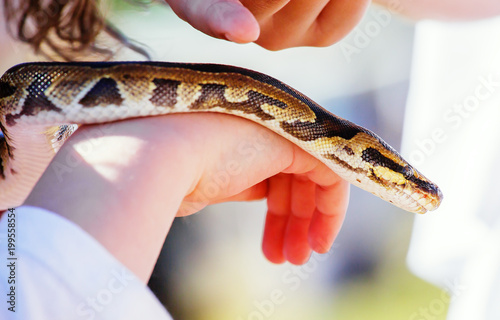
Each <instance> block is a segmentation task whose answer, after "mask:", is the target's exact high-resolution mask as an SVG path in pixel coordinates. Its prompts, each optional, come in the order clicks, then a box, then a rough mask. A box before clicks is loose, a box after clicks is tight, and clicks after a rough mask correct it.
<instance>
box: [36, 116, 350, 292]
mask: <svg viewBox="0 0 500 320" xmlns="http://www.w3.org/2000/svg"><path fill="white" fill-rule="evenodd" d="M109 126H110V127H108V129H107V130H106V132H107V133H106V134H105V135H103V136H101V137H98V138H96V139H93V140H92V144H88V141H89V140H88V138H87V135H88V134H87V133H86V132H90V135H95V133H92V132H91V130H95V129H94V128H93V127H96V128H97V129H98V128H99V126H88V127H83V128H81V129H80V130H78V131H77V132H76V133H75V134H74V135H73V136H72V137H71V138H70V139H69V141H67V143H66V144H65V145H64V147H63V150H61V152H60V153H58V154H57V155H56V158H55V159H54V161H53V162H52V165H51V167H49V168H48V170H47V171H46V172H45V174H44V175H43V176H42V178H41V180H40V181H39V183H38V184H37V185H36V187H35V189H34V190H33V192H32V193H31V195H30V196H29V198H28V200H27V201H26V204H28V205H34V206H38V207H42V208H46V209H49V210H52V211H54V212H57V213H59V214H60V215H62V216H64V217H66V218H67V219H69V220H71V221H73V222H75V223H76V224H77V225H79V226H81V227H82V228H83V229H84V230H86V231H87V232H88V233H90V234H91V235H92V236H93V237H94V238H95V239H97V240H98V241H99V242H100V243H101V244H103V245H104V247H106V248H107V249H108V250H109V251H110V252H111V253H112V254H113V255H114V256H115V257H116V258H118V259H119V260H120V261H121V262H122V263H123V264H124V265H126V266H127V267H128V268H130V269H131V270H132V271H133V272H134V273H135V274H136V275H138V276H139V277H140V278H141V279H142V280H143V281H145V282H146V281H147V279H148V278H149V276H150V274H151V271H152V269H153V267H154V264H155V261H156V259H157V257H158V254H159V251H160V249H161V246H162V244H163V241H164V239H165V237H166V235H167V233H168V230H169V227H170V225H171V223H172V220H173V219H174V218H175V217H176V216H185V215H189V214H193V213H195V212H197V211H199V210H200V209H202V208H203V207H205V206H206V205H208V204H212V203H218V202H225V201H250V200H255V199H262V198H266V197H267V202H268V207H269V209H268V213H267V218H266V225H265V231H264V240H263V245H262V246H263V251H264V254H265V255H266V257H267V258H268V259H269V260H270V261H272V262H275V263H281V262H283V261H285V260H288V261H290V262H292V263H294V264H302V263H304V262H305V261H307V260H308V258H309V255H310V254H311V252H312V251H317V252H320V253H324V252H327V251H328V249H329V248H330V247H331V245H332V243H333V240H334V239H335V237H336V235H337V233H338V231H339V229H340V227H341V225H342V221H343V220H344V216H345V211H346V208H347V202H348V193H349V191H348V190H349V186H348V183H346V182H345V181H343V180H341V179H340V178H339V177H338V176H337V175H335V174H334V173H333V172H332V171H331V170H330V169H328V168H327V167H326V166H325V165H324V164H322V163H321V162H319V161H318V160H317V159H315V158H314V157H312V156H310V155H309V154H306V153H305V152H304V151H302V150H301V149H299V148H298V147H296V146H295V145H294V144H292V143H290V142H288V141H287V140H285V139H284V138H282V137H280V136H278V135H276V134H274V133H272V132H270V131H268V130H267V129H265V128H263V127H261V126H259V125H256V124H254V123H252V122H250V121H247V120H243V119H239V118H237V117H232V116H226V115H214V114H189V115H170V116H162V117H154V118H146V119H135V120H129V121H123V122H119V123H113V124H110V125H109ZM109 130H111V131H109ZM228 132H231V134H230V135H228V134H227V133H228ZM249 137H262V138H259V139H257V140H255V139H253V138H251V139H250V138H249ZM86 143H87V145H85V144H86ZM88 146H91V147H88ZM252 148H255V151H257V152H252ZM75 149H76V150H87V152H81V153H78V152H76V151H75ZM88 150H90V151H88ZM238 150H241V152H238ZM68 152H69V153H71V154H72V155H73V157H74V158H71V159H79V160H80V161H81V162H80V164H79V165H77V166H76V167H74V168H73V169H72V170H71V172H68V173H65V174H64V175H62V178H63V179H61V178H60V176H61V175H60V174H59V176H58V175H57V174H56V170H54V168H56V167H57V165H56V163H59V164H66V163H68ZM72 161H73V160H72ZM73 162H74V161H73ZM54 166H55V167H54ZM221 176H222V177H224V176H225V177H229V179H226V180H224V182H221ZM138 257H140V258H138Z"/></svg>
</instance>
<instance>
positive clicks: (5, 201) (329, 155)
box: [0, 62, 442, 213]
mask: <svg viewBox="0 0 500 320" xmlns="http://www.w3.org/2000/svg"><path fill="white" fill-rule="evenodd" d="M189 112H218V113H225V114H230V115H234V116H238V117H243V118H245V119H249V120H251V121H254V122H256V123H257V124H259V125H262V126H264V127H266V128H268V129H270V130H272V131H273V132H275V133H277V134H279V135H281V136H283V137H284V138H286V139H288V140H290V141H291V142H292V143H294V144H296V145H297V146H299V147H300V148H302V149H303V150H305V151H306V152H308V153H309V154H311V155H312V156H314V157H316V158H317V159H319V160H320V161H322V162H323V163H325V164H326V165H327V166H328V167H329V168H330V169H332V170H333V171H334V172H335V173H337V174H338V175H339V176H340V177H341V178H343V179H345V180H347V181H349V182H350V183H352V184H353V185H355V186H358V187H360V188H362V189H364V190H367V191H369V192H371V193H373V194H374V195H376V196H378V197H380V198H382V199H384V200H386V201H389V202H390V203H392V204H394V205H396V206H398V207H400V208H402V209H404V210H407V211H410V212H415V213H425V212H427V211H428V210H434V209H436V208H437V207H438V206H439V205H440V203H441V200H442V193H441V191H440V189H439V188H438V186H436V185H435V184H434V183H432V182H431V181H430V180H428V179H427V178H425V177H424V176H423V175H422V174H421V173H419V172H418V171H417V170H416V169H415V168H413V167H412V166H411V165H410V164H409V163H408V162H407V161H405V160H404V159H403V158H402V157H401V156H400V155H399V154H398V153H397V152H396V150H394V149H393V148H392V147H390V146H389V145H388V144H387V143H386V142H384V141H383V140H382V139H381V138H380V137H378V136H377V135H376V134H375V133H373V132H371V131H369V130H368V129H366V128H363V127H361V126H358V125H356V124H354V123H352V122H349V121H348V120H345V119H342V118H340V117H338V116H336V115H334V114H332V113H330V112H328V111H326V110H325V109H323V108H322V107H320V106H319V105H318V104H317V103H315V102H314V101H312V100H311V99H309V98H308V97H306V96H305V95H303V94H302V93H300V92H298V91H296V90H294V89H293V88H291V87H289V86H288V85H286V84H284V83H282V82H280V81H278V80H276V79H274V78H272V77H270V76H268V75H265V74H262V73H259V72H255V71H251V70H247V69H243V68H239V67H233V66H226V65H216V64H188V63H169V62H69V63H68V62H67V63H61V62H34V63H25V64H20V65H17V66H14V67H12V68H11V69H9V70H8V71H7V72H5V74H4V75H3V76H2V77H1V78H0V129H1V131H2V132H3V137H1V138H0V139H1V140H0V210H4V209H7V208H11V207H15V206H19V205H21V204H22V203H23V202H24V200H25V199H26V197H27V195H28V194H29V193H30V191H31V189H32V188H33V186H34V185H35V183H36V182H37V181H38V179H39V178H40V176H41V175H42V173H43V172H44V170H45V169H46V168H47V166H48V165H49V163H50V161H51V159H52V158H53V157H54V155H55V153H56V152H57V151H58V149H59V148H60V147H61V145H62V143H63V142H64V140H66V139H67V138H68V137H69V136H70V135H71V134H72V133H73V132H74V131H75V130H76V129H77V128H78V126H79V125H82V124H95V123H105V122H112V121H117V120H122V119H127V118H135V117H144V116H155V115H164V114H170V113H189Z"/></svg>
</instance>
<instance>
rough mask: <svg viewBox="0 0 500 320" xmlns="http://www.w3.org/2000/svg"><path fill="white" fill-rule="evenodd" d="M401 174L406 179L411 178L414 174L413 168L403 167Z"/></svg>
mask: <svg viewBox="0 0 500 320" xmlns="http://www.w3.org/2000/svg"><path fill="white" fill-rule="evenodd" d="M401 174H403V176H404V177H405V178H406V179H410V178H411V177H413V174H414V172H413V168H412V167H410V166H407V167H403V170H402V172H401Z"/></svg>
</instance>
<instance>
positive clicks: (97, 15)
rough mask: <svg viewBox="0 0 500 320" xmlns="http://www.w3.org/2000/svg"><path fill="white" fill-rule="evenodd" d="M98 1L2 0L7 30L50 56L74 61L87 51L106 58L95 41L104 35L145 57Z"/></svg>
mask: <svg viewBox="0 0 500 320" xmlns="http://www.w3.org/2000/svg"><path fill="white" fill-rule="evenodd" d="M98 1H99V0H4V2H3V4H4V14H5V18H6V21H7V24H8V30H9V33H11V35H12V36H14V37H15V38H17V39H18V40H20V41H22V42H25V43H28V44H29V45H31V46H32V47H33V49H34V50H35V52H36V53H42V54H44V55H46V56H47V57H49V58H51V59H55V60H58V59H62V60H68V61H69V60H75V59H78V58H79V57H81V56H88V55H89V54H94V55H96V54H97V55H98V56H99V57H101V58H104V59H109V58H111V57H112V56H113V52H112V51H111V50H110V49H108V48H105V47H103V46H100V45H99V44H98V41H97V39H98V36H99V35H100V34H104V35H107V36H110V37H111V38H113V39H115V40H118V41H119V42H120V43H122V44H123V45H125V46H126V47H128V48H130V49H132V50H134V51H136V52H138V53H140V54H142V55H144V56H146V57H147V53H146V51H144V49H142V48H141V47H139V46H137V45H135V44H132V43H131V42H130V41H128V39H127V38H126V37H125V36H124V35H123V34H121V33H120V32H119V31H118V30H117V29H116V28H114V27H113V26H112V25H111V24H110V23H109V22H108V21H107V20H106V19H105V18H104V17H103V15H102V14H101V12H100V10H99V9H100V8H99V3H98Z"/></svg>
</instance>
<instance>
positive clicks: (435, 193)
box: [404, 185, 443, 213]
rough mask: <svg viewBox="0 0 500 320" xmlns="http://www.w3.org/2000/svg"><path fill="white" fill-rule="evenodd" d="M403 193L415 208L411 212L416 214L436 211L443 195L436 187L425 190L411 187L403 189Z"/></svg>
mask: <svg viewBox="0 0 500 320" xmlns="http://www.w3.org/2000/svg"><path fill="white" fill-rule="evenodd" d="M404 193H405V194H406V195H407V196H408V198H409V199H411V202H413V205H414V206H416V208H415V210H413V211H414V212H416V213H426V212H427V211H433V210H436V209H437V208H438V207H439V206H440V205H441V202H442V200H443V193H442V192H441V189H439V187H437V186H436V185H432V188H428V189H426V190H421V189H419V188H412V187H409V188H404Z"/></svg>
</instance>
